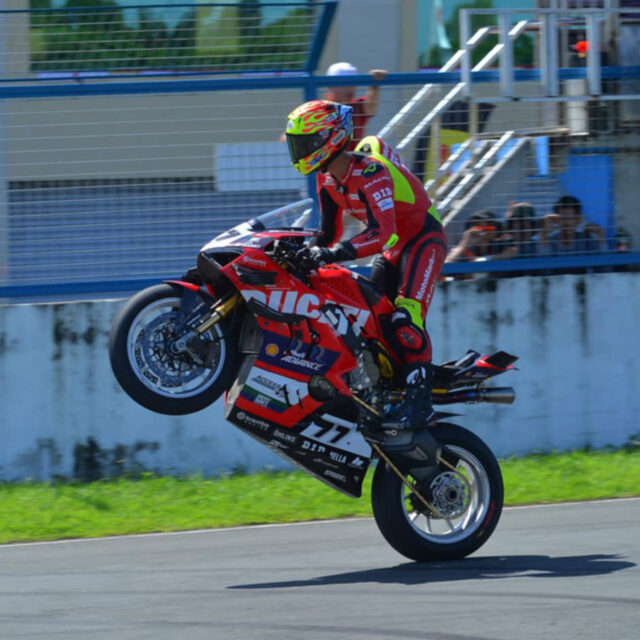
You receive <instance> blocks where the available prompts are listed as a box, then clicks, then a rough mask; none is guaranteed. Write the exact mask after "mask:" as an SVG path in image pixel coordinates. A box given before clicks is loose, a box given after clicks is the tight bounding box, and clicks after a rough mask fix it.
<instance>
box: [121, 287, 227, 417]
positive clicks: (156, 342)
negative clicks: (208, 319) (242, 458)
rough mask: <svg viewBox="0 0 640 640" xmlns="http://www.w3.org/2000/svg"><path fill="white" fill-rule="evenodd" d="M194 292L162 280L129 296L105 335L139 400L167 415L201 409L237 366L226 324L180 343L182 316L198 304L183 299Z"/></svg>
mask: <svg viewBox="0 0 640 640" xmlns="http://www.w3.org/2000/svg"><path fill="white" fill-rule="evenodd" d="M183 296H194V294H193V292H191V291H190V290H188V289H183V288H182V287H180V286H177V285H169V284H161V285H157V286H155V287H150V288H148V289H145V290H144V291H141V292H140V293H138V294H136V295H135V296H133V298H131V299H130V300H129V301H128V302H127V303H126V305H125V306H124V307H123V309H122V310H121V311H120V313H119V314H118V315H117V317H116V319H115V320H114V322H113V325H112V328H111V334H110V337H109V357H110V360H111V367H112V369H113V373H114V375H115V376H116V378H117V380H118V382H119V383H120V385H121V386H122V388H123V389H124V391H126V393H127V394H128V395H129V396H130V397H131V398H133V400H135V401H136V402H137V403H138V404H141V405H142V406H143V407H146V408H147V409H151V410H152V411H156V412H158V413H164V414H169V415H182V414H188V413H194V412H196V411H200V410H201V409H204V408H205V407H208V406H209V405H210V404H211V403H213V402H215V400H217V399H218V398H219V397H220V395H221V394H222V393H223V392H224V391H225V390H226V389H227V388H228V387H229V386H230V385H231V383H232V382H233V377H234V374H235V371H236V368H237V353H236V351H235V344H234V343H233V342H232V341H230V330H229V328H228V327H225V326H223V325H222V324H221V323H217V324H215V325H214V326H213V327H212V328H211V329H209V331H207V332H206V333H205V334H204V335H203V336H202V337H201V338H196V339H194V340H192V342H191V343H190V344H191V345H192V348H191V349H190V350H185V349H184V347H180V343H179V340H180V339H181V338H183V337H185V336H186V335H187V334H188V333H189V329H188V328H187V327H186V323H187V321H188V320H189V319H190V318H192V317H193V316H195V315H196V314H198V313H202V306H200V308H198V302H199V301H198V300H197V299H195V298H194V302H195V304H184V303H183Z"/></svg>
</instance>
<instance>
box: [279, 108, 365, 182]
mask: <svg viewBox="0 0 640 640" xmlns="http://www.w3.org/2000/svg"><path fill="white" fill-rule="evenodd" d="M352 113H353V109H352V108H351V107H348V106H345V105H342V104H338V103H337V102H330V101H329V100H312V101H311V102H305V103H304V104H302V105H300V106H299V107H298V108H297V109H294V110H293V111H292V112H291V113H290V114H289V117H288V120H287V130H286V134H287V144H288V145H289V155H290V156H291V162H292V163H293V166H294V167H295V168H296V169H297V170H298V171H299V172H300V173H301V174H302V175H303V176H306V175H308V174H310V173H311V172H312V171H316V170H317V169H321V168H322V167H323V166H325V165H326V164H327V163H328V162H330V161H331V160H332V159H333V158H334V157H335V156H336V155H338V153H340V152H341V151H342V150H343V149H345V148H346V147H347V145H348V144H349V141H350V140H351V136H352V135H353V121H352Z"/></svg>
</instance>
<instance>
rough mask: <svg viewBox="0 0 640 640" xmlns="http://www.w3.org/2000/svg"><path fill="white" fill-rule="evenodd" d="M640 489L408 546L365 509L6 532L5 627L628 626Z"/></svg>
mask: <svg viewBox="0 0 640 640" xmlns="http://www.w3.org/2000/svg"><path fill="white" fill-rule="evenodd" d="M639 565H640V499H628V500H610V501H601V502H588V503H577V504H569V505H553V506H536V507H521V508H513V509H507V510H505V512H504V513H503V516H502V520H501V522H500V524H499V525H498V528H497V530H496V532H495V533H494V535H493V536H492V538H491V539H490V540H489V542H488V543H487V544H486V545H485V546H484V547H482V548H481V549H480V550H479V551H477V552H476V553H475V554H474V555H473V556H471V557H469V558H467V559H465V560H461V561H456V562H450V563H445V564H417V563H413V562H409V561H407V560H406V559H404V558H403V557H402V556H400V555H398V554H397V553H396V552H395V551H393V550H392V549H391V548H390V547H389V546H387V544H386V543H385V541H384V540H383V538H382V537H381V535H380V534H379V533H378V531H377V529H376V526H375V523H374V522H373V520H370V519H362V520H344V521H334V522H318V523H310V524H298V525H280V526H260V527H246V528H238V529H227V530H214V531H200V532H187V533H181V534H159V535H146V536H131V537H122V538H107V539H99V540H84V541H65V542H57V543H56V542H54V543H37V544H20V545H5V546H0V638H1V639H2V640H17V639H22V638H44V639H58V638H60V639H65V640H80V639H82V640H93V639H97V638H100V639H103V638H104V639H107V638H109V639H115V640H129V639H132V640H133V639H135V640H145V639H147V638H148V639H151V638H153V639H154V640H176V639H179V640H182V639H184V640H191V639H195V640H200V639H207V640H211V639H214V640H218V639H220V640H227V639H228V640H235V639H238V640H240V639H242V640H254V639H255V640H267V639H268V640H272V639H273V640H276V639H277V640H289V639H291V640H308V639H314V640H315V639H327V640H340V639H342V638H344V639H349V640H361V639H362V640H364V639H367V640H372V639H374V640H375V639H377V638H383V639H384V638H388V639H389V640H395V639H414V638H415V639H421V640H489V639H491V640H556V639H558V640H560V639H562V640H566V639H571V638H580V639H581V640H583V639H586V640H591V639H593V640H595V639H598V640H601V639H606V640H614V639H615V640H638V638H640V567H639Z"/></svg>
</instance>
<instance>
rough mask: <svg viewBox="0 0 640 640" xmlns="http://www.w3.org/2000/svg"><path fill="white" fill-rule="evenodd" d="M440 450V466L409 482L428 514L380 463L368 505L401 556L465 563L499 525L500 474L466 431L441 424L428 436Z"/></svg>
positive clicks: (484, 447) (491, 458)
mask: <svg viewBox="0 0 640 640" xmlns="http://www.w3.org/2000/svg"><path fill="white" fill-rule="evenodd" d="M431 433H432V434H433V436H434V437H435V438H436V439H437V440H438V441H439V442H440V443H441V444H442V445H443V452H442V454H441V457H442V458H444V460H445V461H446V462H448V465H445V464H442V463H440V464H438V466H436V467H433V469H432V470H430V472H429V473H427V474H426V475H425V476H424V477H421V479H420V480H417V479H416V478H414V477H413V476H412V475H411V473H409V474H408V476H407V479H408V480H409V482H410V483H412V484H413V485H414V486H415V487H416V489H417V490H418V491H419V492H420V494H421V495H422V496H423V497H424V498H425V499H426V500H427V502H429V503H430V504H431V505H432V506H433V507H434V508H435V511H436V514H434V513H433V512H432V511H430V510H429V509H428V508H427V507H426V506H425V505H424V504H423V503H422V502H421V501H420V500H419V499H418V498H417V496H416V495H415V492H414V491H412V490H411V489H409V488H408V487H407V486H406V485H405V484H404V483H403V482H402V480H401V479H400V478H399V477H398V475H397V474H396V473H395V472H394V471H393V470H392V469H391V468H390V467H389V466H388V465H387V464H385V462H384V461H383V460H380V461H379V463H378V466H377V468H376V471H375V474H374V476H373V483H372V490H371V502H372V506H373V515H374V517H375V520H376V524H377V525H378V528H379V529H380V532H381V533H382V535H383V536H384V537H385V539H386V540H387V542H388V543H389V544H390V545H391V546H392V547H393V548H394V549H395V550H396V551H398V552H399V553H401V554H402V555H404V556H406V557H407V558H411V559H412V560H417V561H419V562H427V561H441V560H454V559H456V558H463V557H465V556H467V555H469V554H470V553H473V552H474V551H476V550H477V549H478V548H480V547H481V546H482V545H483V544H484V543H485V542H486V541H487V539H488V538H489V536H490V535H491V533H492V532H493V530H494V529H495V527H496V525H497V524H498V520H499V519H500V514H501V513H502V505H503V500H504V489H503V484H502V473H501V472H500V467H499V465H498V461H497V460H496V458H495V456H494V455H493V453H492V452H491V450H490V449H489V447H487V445H486V444H485V443H484V442H483V441H482V440H481V439H480V438H478V437H477V436H476V435H475V434H473V433H471V431H468V430H467V429H464V428H462V427H459V426H456V425H452V424H441V425H438V426H437V427H434V428H433V429H432V430H431Z"/></svg>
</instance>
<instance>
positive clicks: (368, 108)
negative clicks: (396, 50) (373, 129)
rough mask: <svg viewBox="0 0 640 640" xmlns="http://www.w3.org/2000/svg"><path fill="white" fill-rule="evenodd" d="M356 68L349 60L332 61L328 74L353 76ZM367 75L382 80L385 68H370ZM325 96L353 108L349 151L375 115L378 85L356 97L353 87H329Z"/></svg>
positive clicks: (356, 71)
mask: <svg viewBox="0 0 640 640" xmlns="http://www.w3.org/2000/svg"><path fill="white" fill-rule="evenodd" d="M357 73H358V69H357V68H356V67H355V66H354V65H352V64H351V63H350V62H334V63H333V64H332V65H331V66H330V67H329V68H328V69H327V75H328V76H355V75H357ZM369 75H370V76H371V78H372V79H373V80H382V79H383V78H385V77H386V75H387V71H386V69H372V70H371V71H369ZM325 98H326V99H327V100H331V101H332V102H339V103H341V104H344V105H347V106H349V107H351V108H352V109H353V139H352V141H351V143H350V145H349V149H348V150H349V151H353V150H354V149H355V148H356V146H357V144H358V143H359V142H360V140H361V139H362V138H364V136H365V128H366V126H367V122H368V121H369V120H370V119H371V118H373V116H375V115H376V112H377V111H378V103H379V101H380V87H379V86H378V85H372V86H370V87H369V90H368V91H367V95H365V96H360V97H356V88H355V87H345V86H340V87H329V89H328V90H327V92H326V93H325Z"/></svg>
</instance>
